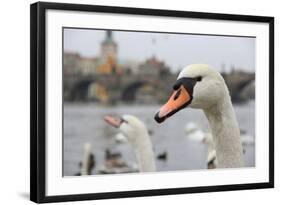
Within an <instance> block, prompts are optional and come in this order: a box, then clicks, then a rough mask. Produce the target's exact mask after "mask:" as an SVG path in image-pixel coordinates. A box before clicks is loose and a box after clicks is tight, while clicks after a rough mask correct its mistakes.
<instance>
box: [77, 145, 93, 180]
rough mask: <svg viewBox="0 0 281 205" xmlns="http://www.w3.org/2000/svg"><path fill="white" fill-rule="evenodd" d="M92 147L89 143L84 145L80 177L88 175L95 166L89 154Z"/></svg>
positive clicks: (91, 155)
mask: <svg viewBox="0 0 281 205" xmlns="http://www.w3.org/2000/svg"><path fill="white" fill-rule="evenodd" d="M91 150H92V145H91V144H90V143H85V144H84V154H83V159H82V162H81V170H80V174H81V175H90V174H91V172H92V169H93V168H94V166H95V158H94V155H93V154H92V152H91Z"/></svg>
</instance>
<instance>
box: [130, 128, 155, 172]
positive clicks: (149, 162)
mask: <svg viewBox="0 0 281 205" xmlns="http://www.w3.org/2000/svg"><path fill="white" fill-rule="evenodd" d="M138 134H139V135H140V136H136V137H135V138H134V140H133V141H131V144H132V146H133V149H134V151H135V155H136V158H137V162H138V165H139V171H140V172H154V171H156V168H155V161H154V154H153V149H152V144H151V141H150V137H149V135H148V133H147V131H143V132H142V133H138Z"/></svg>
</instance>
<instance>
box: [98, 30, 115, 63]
mask: <svg viewBox="0 0 281 205" xmlns="http://www.w3.org/2000/svg"><path fill="white" fill-rule="evenodd" d="M108 59H112V60H113V61H117V44H116V43H115V42H114V40H113V34H112V31H111V30H107V31H106V37H105V39H104V41H103V42H102V44H101V62H102V63H106V62H107V61H108Z"/></svg>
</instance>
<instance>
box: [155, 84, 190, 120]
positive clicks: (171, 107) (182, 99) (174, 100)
mask: <svg viewBox="0 0 281 205" xmlns="http://www.w3.org/2000/svg"><path fill="white" fill-rule="evenodd" d="M191 100H192V97H191V95H190V94H189V92H188V91H187V90H186V88H185V87H184V86H183V85H181V86H180V88H179V89H177V90H175V91H174V92H173V93H172V96H171V97H170V99H169V100H168V102H167V103H166V104H165V105H163V106H162V107H161V108H160V110H159V112H158V113H156V115H155V117H154V119H155V120H156V121H157V122H158V123H161V122H163V121H164V120H165V119H166V118H168V117H170V116H172V115H173V114H175V113H176V112H177V111H179V110H181V109H182V108H184V107H186V106H187V105H188V104H189V103H190V102H191Z"/></svg>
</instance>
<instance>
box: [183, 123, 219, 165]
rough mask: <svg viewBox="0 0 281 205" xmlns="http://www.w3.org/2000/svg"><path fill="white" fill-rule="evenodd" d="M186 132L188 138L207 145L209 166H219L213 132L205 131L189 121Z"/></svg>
mask: <svg viewBox="0 0 281 205" xmlns="http://www.w3.org/2000/svg"><path fill="white" fill-rule="evenodd" d="M184 131H185V133H186V134H187V136H188V138H189V139H191V140H192V141H195V142H200V143H203V144H205V145H206V146H207V149H208V152H207V167H208V169H214V168H216V167H217V164H218V162H217V155H216V150H215V145H214V141H213V137H212V135H211V133H208V132H203V131H202V130H201V129H200V128H199V127H198V126H197V125H196V124H195V123H192V122H189V123H187V124H186V126H185V130H184Z"/></svg>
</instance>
